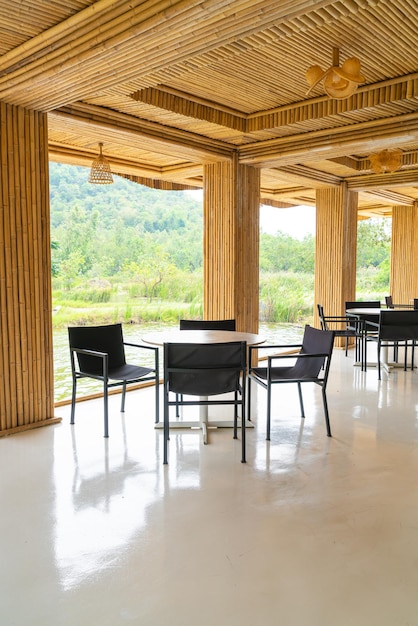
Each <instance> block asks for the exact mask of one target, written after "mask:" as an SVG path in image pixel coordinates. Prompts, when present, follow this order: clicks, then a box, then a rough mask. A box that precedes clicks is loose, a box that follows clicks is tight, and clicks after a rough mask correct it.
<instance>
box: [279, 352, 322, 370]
mask: <svg viewBox="0 0 418 626" xmlns="http://www.w3.org/2000/svg"><path fill="white" fill-rule="evenodd" d="M329 356H330V355H329V354H328V352H315V353H312V354H311V353H309V354H306V353H302V354H301V353H297V354H273V355H272V356H269V357H268V358H267V359H268V364H269V367H271V363H272V361H273V360H277V359H296V358H297V359H312V358H318V357H329Z"/></svg>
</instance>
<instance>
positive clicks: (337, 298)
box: [314, 183, 358, 346]
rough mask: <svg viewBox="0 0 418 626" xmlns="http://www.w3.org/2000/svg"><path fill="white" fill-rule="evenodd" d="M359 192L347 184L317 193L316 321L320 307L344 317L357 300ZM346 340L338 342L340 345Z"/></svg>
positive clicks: (316, 320)
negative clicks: (348, 305) (347, 302)
mask: <svg viewBox="0 0 418 626" xmlns="http://www.w3.org/2000/svg"><path fill="white" fill-rule="evenodd" d="M357 203H358V200H357V193H356V192H353V191H348V190H347V186H346V184H345V183H344V184H342V185H340V186H339V187H334V188H330V189H320V190H318V191H317V193H316V244H315V299H314V309H315V310H314V319H315V325H316V326H318V325H319V321H318V314H317V310H316V308H317V307H316V305H317V304H322V305H323V307H324V311H325V314H326V315H344V314H345V302H346V301H348V300H355V293H356V254H357ZM343 342H344V343H345V339H344V340H341V339H339V340H337V339H336V342H335V345H337V346H339V345H342V343H343Z"/></svg>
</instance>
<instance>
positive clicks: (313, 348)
mask: <svg viewBox="0 0 418 626" xmlns="http://www.w3.org/2000/svg"><path fill="white" fill-rule="evenodd" d="M333 347H334V332H333V331H332V330H319V329H318V328H313V327H312V326H308V325H306V326H305V331H304V334H303V339H302V348H301V350H300V354H326V356H320V357H313V358H311V359H306V358H302V359H297V361H296V363H295V367H294V372H295V374H297V375H301V376H303V377H310V378H317V377H318V376H319V372H320V371H321V369H322V368H323V366H324V364H325V360H326V359H328V367H329V362H330V360H331V355H332V350H333Z"/></svg>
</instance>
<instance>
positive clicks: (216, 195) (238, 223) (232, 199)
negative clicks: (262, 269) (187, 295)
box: [204, 159, 260, 333]
mask: <svg viewBox="0 0 418 626" xmlns="http://www.w3.org/2000/svg"><path fill="white" fill-rule="evenodd" d="M259 204H260V173H259V171H258V170H256V169H255V168H252V167H246V166H242V165H239V164H238V161H237V159H233V160H232V161H231V162H230V163H215V164H211V165H206V166H205V168H204V289H205V293H204V315H205V318H206V319H223V318H235V319H236V321H237V329H238V330H241V331H246V332H254V333H256V332H258V319H259V220H260V218H259Z"/></svg>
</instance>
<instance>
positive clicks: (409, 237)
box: [390, 203, 418, 304]
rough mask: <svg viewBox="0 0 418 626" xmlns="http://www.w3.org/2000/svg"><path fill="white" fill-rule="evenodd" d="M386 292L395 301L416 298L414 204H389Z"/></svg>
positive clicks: (417, 221)
mask: <svg viewBox="0 0 418 626" xmlns="http://www.w3.org/2000/svg"><path fill="white" fill-rule="evenodd" d="M390 292H391V295H392V298H393V301H394V302H395V303H396V302H398V303H401V304H409V303H410V300H412V299H413V298H418V203H415V205H414V206H413V207H405V206H394V207H392V248H391V265H390Z"/></svg>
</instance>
